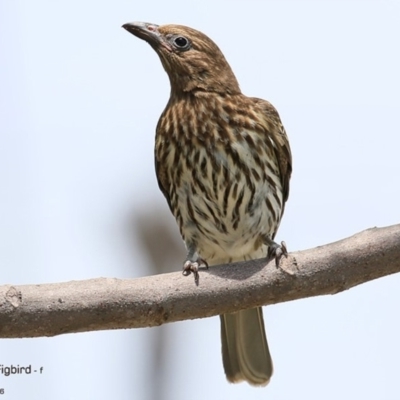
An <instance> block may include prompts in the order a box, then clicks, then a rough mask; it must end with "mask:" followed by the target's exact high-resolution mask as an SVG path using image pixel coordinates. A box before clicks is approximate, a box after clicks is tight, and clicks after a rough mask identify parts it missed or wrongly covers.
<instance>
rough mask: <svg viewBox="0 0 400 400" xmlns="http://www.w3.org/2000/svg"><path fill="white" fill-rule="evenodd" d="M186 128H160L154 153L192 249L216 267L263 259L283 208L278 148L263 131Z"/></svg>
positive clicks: (174, 124) (180, 124) (220, 124)
mask: <svg viewBox="0 0 400 400" xmlns="http://www.w3.org/2000/svg"><path fill="white" fill-rule="evenodd" d="M191 116H192V117H193V118H194V119H195V120H196V117H195V116H194V115H191ZM185 121H186V118H182V119H181V120H179V119H178V118H176V117H173V116H172V117H170V118H169V121H168V122H165V123H159V126H158V129H157V137H156V148H155V156H156V169H157V176H158V179H159V182H160V186H162V190H163V192H164V194H165V196H166V197H167V200H168V202H169V204H170V207H171V210H172V212H173V214H174V216H175V218H176V219H177V222H178V225H179V228H180V231H181V234H182V236H183V238H184V240H185V242H186V243H188V242H191V243H192V242H195V243H196V246H197V248H198V252H199V254H200V255H201V256H202V257H203V258H205V259H207V260H209V261H211V262H212V260H213V259H214V260H216V259H217V260H219V259H220V258H221V257H222V259H224V260H227V259H232V260H238V259H243V258H244V257H245V256H246V255H251V256H252V257H255V256H257V255H259V256H260V257H261V255H262V254H261V253H260V254H258V253H259V252H260V250H261V249H262V240H260V238H261V237H262V236H265V235H268V236H271V235H273V233H274V232H275V231H276V229H277V227H278V225H279V221H280V217H281V210H282V204H283V199H282V190H281V189H280V188H281V183H280V179H279V172H278V165H277V160H276V159H275V157H274V151H273V148H272V146H268V143H267V141H266V140H265V137H264V138H263V136H262V135H263V132H261V131H260V130H257V129H256V126H257V125H256V124H248V126H246V127H244V126H240V125H238V124H234V123H232V122H230V123H229V122H227V121H226V118H225V119H224V118H214V119H213V118H209V119H208V120H207V121H205V120H204V118H200V120H199V118H197V120H196V122H193V121H191V122H187V123H186V122H185ZM200 122H203V125H202V126H201V127H200V128H199V126H200V125H201V124H200ZM255 253H256V255H254V254H255Z"/></svg>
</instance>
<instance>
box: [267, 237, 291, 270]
mask: <svg viewBox="0 0 400 400" xmlns="http://www.w3.org/2000/svg"><path fill="white" fill-rule="evenodd" d="M283 256H284V257H286V258H287V256H288V251H287V247H286V243H285V242H281V244H280V245H279V244H278V243H275V242H272V243H270V244H269V247H268V259H269V260H273V259H275V265H276V268H281V269H282V270H284V271H286V270H285V269H283V268H282V267H281V266H280V262H281V258H282V257H283Z"/></svg>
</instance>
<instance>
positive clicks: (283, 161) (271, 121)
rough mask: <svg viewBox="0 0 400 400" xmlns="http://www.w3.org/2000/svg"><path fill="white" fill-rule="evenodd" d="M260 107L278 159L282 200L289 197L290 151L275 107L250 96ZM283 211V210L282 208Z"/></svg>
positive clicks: (265, 127)
mask: <svg viewBox="0 0 400 400" xmlns="http://www.w3.org/2000/svg"><path fill="white" fill-rule="evenodd" d="M251 100H252V101H254V103H256V104H257V106H258V107H259V108H260V109H261V111H262V112H263V115H264V116H265V124H264V129H265V131H266V133H267V135H268V137H269V139H270V140H271V141H272V143H273V144H274V150H275V154H276V158H277V160H278V165H279V172H280V175H281V183H282V190H283V201H284V202H286V200H287V199H288V197H289V181H290V176H291V174H292V152H291V151H290V145H289V140H288V137H287V135H286V131H285V128H284V127H283V125H282V122H281V119H280V117H279V114H278V112H277V111H276V109H275V107H274V106H273V105H272V104H271V103H269V102H268V101H266V100H262V99H258V98H255V97H253V98H251ZM282 213H283V210H282Z"/></svg>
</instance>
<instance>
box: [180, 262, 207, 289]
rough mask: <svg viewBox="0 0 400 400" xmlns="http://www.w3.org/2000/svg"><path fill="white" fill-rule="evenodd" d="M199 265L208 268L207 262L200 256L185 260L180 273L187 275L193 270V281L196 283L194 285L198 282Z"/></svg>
mask: <svg viewBox="0 0 400 400" xmlns="http://www.w3.org/2000/svg"><path fill="white" fill-rule="evenodd" d="M200 266H205V267H206V269H208V264H207V262H206V261H205V260H203V259H202V258H200V257H199V258H198V259H197V260H196V261H192V260H186V261H185V263H184V264H183V271H182V274H183V275H184V276H188V275H190V274H191V273H192V272H193V275H194V282H195V283H196V285H198V284H199V267H200Z"/></svg>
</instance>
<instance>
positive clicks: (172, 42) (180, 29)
mask: <svg viewBox="0 0 400 400" xmlns="http://www.w3.org/2000/svg"><path fill="white" fill-rule="evenodd" d="M122 27H123V28H125V29H126V30H127V31H128V32H130V33H132V34H133V35H135V36H137V37H138V38H140V39H143V40H145V41H146V42H147V43H149V44H150V45H151V47H152V48H153V49H154V50H155V51H156V53H157V54H158V56H159V57H160V60H161V62H162V64H163V66H164V69H165V70H166V71H167V74H168V76H169V79H170V82H171V92H172V93H173V94H179V93H182V92H186V93H189V92H192V93H195V92H198V91H200V92H217V93H224V94H226V93H228V94H237V93H240V89H239V84H238V82H237V80H236V78H235V75H234V74H233V72H232V69H231V67H230V66H229V64H228V62H227V61H226V59H225V57H224V55H223V54H222V52H221V50H220V49H219V48H218V46H217V45H216V44H215V43H214V42H213V41H212V40H211V39H210V38H209V37H207V36H206V35H204V34H203V33H201V32H199V31H197V30H195V29H192V28H189V27H187V26H182V25H162V26H158V25H155V24H150V23H146V22H130V23H127V24H124V25H123V26H122Z"/></svg>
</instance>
